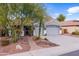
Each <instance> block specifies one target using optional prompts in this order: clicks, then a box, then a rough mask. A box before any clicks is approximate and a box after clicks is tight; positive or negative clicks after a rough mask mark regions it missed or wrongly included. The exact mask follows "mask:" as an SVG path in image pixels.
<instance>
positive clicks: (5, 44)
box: [1, 40, 10, 46]
mask: <svg viewBox="0 0 79 59" xmlns="http://www.w3.org/2000/svg"><path fill="white" fill-rule="evenodd" d="M9 44H10V42H9V40H1V46H7V45H9Z"/></svg>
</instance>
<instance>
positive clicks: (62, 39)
mask: <svg viewBox="0 0 79 59" xmlns="http://www.w3.org/2000/svg"><path fill="white" fill-rule="evenodd" d="M46 37H47V38H48V39H49V41H51V42H54V43H57V44H59V45H61V46H68V45H75V44H79V38H78V37H72V36H66V35H53V36H46Z"/></svg>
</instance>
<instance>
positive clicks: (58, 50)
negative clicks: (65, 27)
mask: <svg viewBox="0 0 79 59" xmlns="http://www.w3.org/2000/svg"><path fill="white" fill-rule="evenodd" d="M43 38H44V37H43ZM47 38H48V39H49V41H51V42H53V43H56V44H59V46H57V47H52V48H43V49H37V50H32V51H28V52H23V53H17V54H12V55H9V56H57V55H62V54H66V53H69V52H73V51H76V50H79V47H78V46H79V38H78V37H77V38H76V37H71V36H63V35H56V36H47Z"/></svg>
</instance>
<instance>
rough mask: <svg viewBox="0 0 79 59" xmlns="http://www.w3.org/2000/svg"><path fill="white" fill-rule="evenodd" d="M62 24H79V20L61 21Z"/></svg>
mask: <svg viewBox="0 0 79 59" xmlns="http://www.w3.org/2000/svg"><path fill="white" fill-rule="evenodd" d="M60 25H61V26H79V21H78V20H73V21H64V22H60Z"/></svg>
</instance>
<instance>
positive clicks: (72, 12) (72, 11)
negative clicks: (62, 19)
mask: <svg viewBox="0 0 79 59" xmlns="http://www.w3.org/2000/svg"><path fill="white" fill-rule="evenodd" d="M45 7H46V10H47V13H48V14H49V15H50V16H52V17H53V18H56V17H57V16H58V15H59V14H64V15H65V16H66V20H77V19H78V20H79V3H46V4H45Z"/></svg>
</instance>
